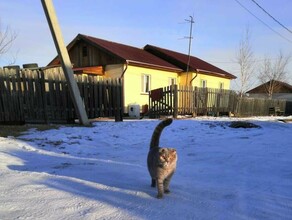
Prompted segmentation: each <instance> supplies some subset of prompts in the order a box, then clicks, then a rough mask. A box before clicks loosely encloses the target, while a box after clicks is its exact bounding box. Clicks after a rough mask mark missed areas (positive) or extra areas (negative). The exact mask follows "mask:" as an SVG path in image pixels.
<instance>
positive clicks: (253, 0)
mask: <svg viewBox="0 0 292 220" xmlns="http://www.w3.org/2000/svg"><path fill="white" fill-rule="evenodd" d="M251 1H252V2H253V3H255V4H256V5H257V6H258V7H259V8H260V9H262V10H263V11H264V12H265V13H266V14H267V15H268V16H269V17H271V18H272V19H273V20H274V21H275V22H277V23H278V24H279V25H280V26H282V27H283V28H284V29H286V30H287V31H288V32H290V33H291V34H292V31H291V30H290V29H289V28H287V27H286V26H285V25H283V24H282V23H281V22H280V21H278V20H277V19H276V18H275V17H274V16H272V15H271V14H270V13H269V12H267V10H265V9H264V8H263V7H262V6H260V5H259V3H257V2H256V1H255V0H251Z"/></svg>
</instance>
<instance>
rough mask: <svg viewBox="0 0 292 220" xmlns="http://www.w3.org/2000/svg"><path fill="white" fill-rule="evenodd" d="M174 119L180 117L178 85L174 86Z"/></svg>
mask: <svg viewBox="0 0 292 220" xmlns="http://www.w3.org/2000/svg"><path fill="white" fill-rule="evenodd" d="M173 108H174V109H173V117H174V118H177V116H178V89H177V85H173Z"/></svg>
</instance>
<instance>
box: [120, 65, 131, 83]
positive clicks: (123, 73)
mask: <svg viewBox="0 0 292 220" xmlns="http://www.w3.org/2000/svg"><path fill="white" fill-rule="evenodd" d="M128 65H129V61H128V60H126V68H125V69H124V71H123V72H122V75H121V77H120V78H121V79H122V78H123V77H124V75H125V73H126V71H127V69H128Z"/></svg>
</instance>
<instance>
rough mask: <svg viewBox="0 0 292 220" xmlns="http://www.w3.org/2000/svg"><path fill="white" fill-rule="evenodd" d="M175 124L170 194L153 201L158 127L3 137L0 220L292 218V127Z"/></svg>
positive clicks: (96, 127)
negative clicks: (151, 169)
mask: <svg viewBox="0 0 292 220" xmlns="http://www.w3.org/2000/svg"><path fill="white" fill-rule="evenodd" d="M277 119H278V118H275V117H262V118H250V119H244V120H249V121H250V122H253V123H254V124H256V125H259V126H261V128H249V129H244V128H238V129H234V128H230V127H229V124H230V122H231V120H242V119H234V118H233V119H232V118H231V119H230V118H208V117H203V118H195V119H181V120H174V122H173V123H172V124H171V125H170V126H169V127H167V128H165V130H164V132H163V134H162V136H161V140H160V143H161V146H167V147H174V148H176V149H177V151H178V156H179V157H178V167H177V171H176V173H175V175H174V177H173V179H172V181H171V185H170V187H171V188H170V189H171V193H170V194H169V195H165V197H164V198H163V199H156V197H155V196H156V193H157V191H156V189H154V188H151V187H150V182H151V181H150V177H149V174H148V171H147V166H146V157H147V153H148V148H149V141H150V138H151V135H152V132H153V129H154V127H155V126H156V125H157V124H158V122H159V121H158V120H126V121H124V122H112V121H102V122H94V123H93V126H92V127H79V126H72V127H66V126H61V127H59V128H57V129H51V130H46V131H38V130H36V129H31V130H29V131H28V132H26V133H23V134H22V135H21V136H20V137H8V138H4V137H0V178H1V181H0V219H1V220H6V219H7V220H8V219H9V220H10V219H70V220H71V219H158V220H159V219H224V220H227V219H292V159H291V158H292V141H291V136H290V135H291V134H292V123H284V122H281V121H278V120H277Z"/></svg>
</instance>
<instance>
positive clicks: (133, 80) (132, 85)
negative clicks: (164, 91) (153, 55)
mask: <svg viewBox="0 0 292 220" xmlns="http://www.w3.org/2000/svg"><path fill="white" fill-rule="evenodd" d="M144 74H146V75H150V90H152V89H157V88H160V87H165V86H168V85H169V78H176V80H177V73H175V72H170V71H163V70H155V69H150V68H144V67H137V66H128V69H127V71H126V73H125V75H124V98H125V102H124V103H125V108H126V109H127V107H128V105H129V104H139V105H140V109H142V106H143V105H146V104H147V105H148V104H149V95H148V93H143V92H142V76H143V75H144Z"/></svg>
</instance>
